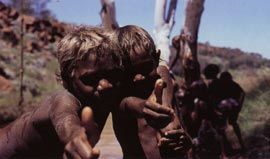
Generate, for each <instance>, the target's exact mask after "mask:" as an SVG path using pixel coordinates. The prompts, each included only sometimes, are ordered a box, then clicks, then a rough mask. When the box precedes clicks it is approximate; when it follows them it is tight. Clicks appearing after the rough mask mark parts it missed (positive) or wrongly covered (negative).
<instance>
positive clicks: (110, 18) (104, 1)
mask: <svg viewBox="0 0 270 159" xmlns="http://www.w3.org/2000/svg"><path fill="white" fill-rule="evenodd" d="M100 2H101V5H102V8H101V11H100V16H101V19H102V26H103V27H104V28H106V29H108V30H114V29H116V28H118V27H119V25H118V23H117V21H116V11H115V5H114V0H100Z"/></svg>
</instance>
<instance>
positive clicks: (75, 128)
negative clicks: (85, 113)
mask: <svg viewBox="0 0 270 159" xmlns="http://www.w3.org/2000/svg"><path fill="white" fill-rule="evenodd" d="M80 110H81V104H80V102H79V101H78V100H77V99H76V98H75V97H74V96H73V95H71V94H69V93H67V92H65V93H59V94H57V95H55V97H54V100H53V104H52V106H51V108H50V110H49V118H50V120H51V122H52V125H53V127H54V129H55V131H56V133H57V135H58V137H59V140H60V141H61V142H62V143H63V144H64V145H65V149H64V154H63V157H64V158H65V159H66V158H76V157H78V156H80V157H81V158H86V159H92V158H97V156H98V155H99V152H98V150H96V149H95V148H93V146H94V143H92V145H91V144H90V142H89V140H88V138H87V134H86V129H85V128H84V127H83V126H82V125H81V121H80V115H79V112H80Z"/></svg>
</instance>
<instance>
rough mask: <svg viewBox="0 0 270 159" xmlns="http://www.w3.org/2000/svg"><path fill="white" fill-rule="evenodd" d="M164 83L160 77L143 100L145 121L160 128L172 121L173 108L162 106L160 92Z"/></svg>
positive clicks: (164, 85)
mask: <svg viewBox="0 0 270 159" xmlns="http://www.w3.org/2000/svg"><path fill="white" fill-rule="evenodd" d="M165 87H166V84H165V83H164V82H163V80H162V79H158V80H157V81H156V83H155V87H154V91H153V93H152V95H151V96H150V97H149V98H148V99H147V101H146V102H145V107H144V108H143V114H144V117H145V119H146V121H147V123H148V124H149V125H150V126H152V127H153V128H156V129H161V128H163V127H165V126H166V125H168V124H169V123H170V122H171V121H172V117H173V113H174V110H173V109H172V108H170V107H166V106H162V93H163V89H164V88H165Z"/></svg>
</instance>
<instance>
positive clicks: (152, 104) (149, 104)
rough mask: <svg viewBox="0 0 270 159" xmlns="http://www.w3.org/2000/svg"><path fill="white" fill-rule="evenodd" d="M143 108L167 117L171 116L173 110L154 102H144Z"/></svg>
mask: <svg viewBox="0 0 270 159" xmlns="http://www.w3.org/2000/svg"><path fill="white" fill-rule="evenodd" d="M145 107H146V108H148V109H151V110H153V111H155V112H158V113H164V114H169V115H173V113H174V110H173V109H172V108H169V107H166V106H162V105H161V104H159V103H156V102H151V101H146V103H145Z"/></svg>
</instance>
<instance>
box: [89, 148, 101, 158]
mask: <svg viewBox="0 0 270 159" xmlns="http://www.w3.org/2000/svg"><path fill="white" fill-rule="evenodd" d="M99 155H100V150H99V149H98V148H93V149H92V158H91V159H96V158H98V157H99Z"/></svg>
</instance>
